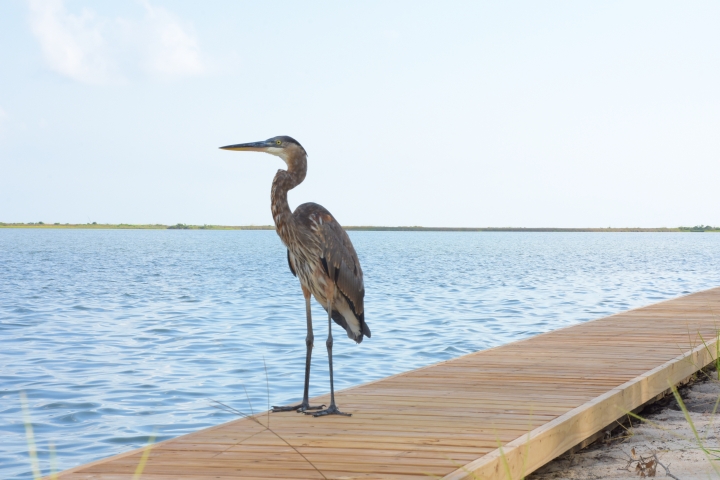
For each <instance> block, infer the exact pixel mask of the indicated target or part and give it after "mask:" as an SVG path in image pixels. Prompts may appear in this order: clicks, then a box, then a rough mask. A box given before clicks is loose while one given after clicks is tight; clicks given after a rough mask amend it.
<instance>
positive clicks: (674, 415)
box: [527, 372, 720, 480]
mask: <svg viewBox="0 0 720 480" xmlns="http://www.w3.org/2000/svg"><path fill="white" fill-rule="evenodd" d="M680 394H681V396H682V398H683V400H684V402H685V405H686V407H687V409H688V411H689V414H690V416H691V418H692V421H693V423H694V425H695V428H696V429H697V431H698V434H699V436H700V438H701V440H702V443H703V445H704V446H705V447H706V448H708V449H718V450H717V451H716V457H714V460H711V459H710V458H713V457H712V456H711V457H710V458H708V456H707V455H706V454H705V453H703V451H702V449H701V448H700V446H699V444H698V442H697V440H696V439H695V436H694V434H693V431H692V428H691V427H690V424H689V423H688V422H687V421H686V419H685V415H684V413H683V412H682V411H681V410H680V408H679V407H678V404H677V402H676V401H675V399H674V398H673V397H672V396H670V397H666V398H665V399H663V400H662V401H660V402H657V403H655V404H653V405H651V406H650V407H648V408H646V409H645V410H644V411H643V412H640V413H639V416H641V417H643V418H645V419H647V422H646V423H643V422H640V421H637V420H636V421H633V422H632V426H626V428H616V429H615V430H614V431H613V432H612V434H610V435H608V437H607V438H606V439H605V440H603V441H598V442H596V443H594V444H593V445H590V446H589V447H587V448H586V449H584V450H581V451H579V452H577V453H574V454H572V453H567V454H565V455H562V456H561V457H558V458H557V459H555V460H553V461H552V462H550V463H549V464H547V465H545V466H544V467H542V468H541V469H539V470H537V471H536V472H535V473H533V474H532V475H529V476H528V477H527V479H528V480H550V479H553V480H554V479H616V478H617V479H628V478H642V477H651V476H655V477H657V478H676V479H679V480H690V479H693V480H694V479H703V480H707V479H720V473H719V472H720V408H718V413H716V414H715V415H713V413H712V412H713V409H714V408H715V403H716V402H717V401H718V398H720V382H719V381H718V380H717V372H707V373H703V374H702V375H698V378H697V380H695V381H694V382H691V383H690V384H688V385H687V386H685V387H682V388H681V389H680ZM657 461H659V463H661V464H662V465H664V466H665V467H667V469H668V470H667V471H666V470H665V468H663V466H661V465H657ZM713 467H714V468H713ZM716 469H717V470H716Z"/></svg>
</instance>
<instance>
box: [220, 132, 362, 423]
mask: <svg viewBox="0 0 720 480" xmlns="http://www.w3.org/2000/svg"><path fill="white" fill-rule="evenodd" d="M220 148H221V149H224V150H236V151H243V152H265V153H269V154H271V155H275V156H277V157H280V158H281V159H282V160H283V161H284V162H285V164H286V165H287V170H283V169H279V170H278V171H277V173H276V174H275V178H274V179H273V182H272V190H271V193H270V201H271V202H270V203H271V211H272V216H273V221H274V222H275V229H276V232H277V234H278V235H279V236H280V239H281V240H282V243H283V244H284V245H285V247H286V248H287V262H288V266H289V267H290V272H292V274H293V275H295V276H296V277H297V278H298V280H300V288H301V289H302V293H303V296H304V297H305V316H306V319H307V336H306V337H305V346H306V349H307V350H306V354H305V389H304V391H303V400H302V402H301V403H300V404H298V405H292V406H284V407H275V406H274V407H273V409H272V411H273V412H284V411H297V412H302V413H305V414H308V415H310V414H312V415H313V416H315V417H320V416H325V415H345V416H350V415H351V414H349V413H344V412H341V411H340V410H339V409H338V407H337V405H336V403H335V385H334V383H333V359H332V347H333V336H332V323H333V321H335V323H337V324H338V325H340V326H341V327H343V328H344V329H345V332H346V333H347V336H348V337H350V338H351V339H353V340H355V342H357V343H360V342H362V340H363V337H368V338H370V328H369V327H368V326H367V323H365V309H364V298H365V285H364V283H363V272H362V268H361V267H360V260H359V259H358V256H357V253H355V248H354V247H353V244H352V242H351V241H350V237H349V236H348V234H347V233H346V232H345V230H344V229H343V228H342V227H341V226H340V224H339V223H338V221H337V220H335V217H333V216H332V214H331V213H330V212H329V211H327V209H325V208H324V207H323V206H322V205H318V204H317V203H312V202H310V203H303V204H302V205H300V206H299V207H297V208H296V209H295V211H294V212H292V211H291V210H290V206H289V205H288V200H287V193H288V191H289V190H292V189H293V188H295V187H297V186H298V185H300V184H301V183H302V181H303V180H305V175H306V173H307V152H306V151H305V149H304V148H303V146H302V145H300V143H299V142H298V141H297V140H295V139H293V138H291V137H288V136H284V135H283V136H278V137H273V138H270V139H268V140H265V141H260V142H251V143H240V144H237V145H228V146H225V147H220ZM311 296H313V297H315V300H317V302H318V303H320V305H322V307H323V308H324V309H325V311H326V312H327V314H328V337H327V341H326V342H325V345H326V347H327V353H328V363H329V365H330V406H329V407H327V408H324V407H325V405H315V406H313V405H310V402H309V399H308V394H309V389H310V359H311V357H312V349H313V341H314V335H313V326H312V314H311V309H310V297H311Z"/></svg>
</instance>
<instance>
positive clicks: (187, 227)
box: [0, 222, 720, 232]
mask: <svg viewBox="0 0 720 480" xmlns="http://www.w3.org/2000/svg"><path fill="white" fill-rule="evenodd" d="M0 228H56V229H57V228H59V229H112V230H275V227H274V226H272V225H240V226H230V225H186V224H184V223H177V224H175V225H161V224H137V225H135V224H129V223H119V224H110V223H96V222H92V223H52V224H50V223H43V222H36V223H3V222H0ZM345 229H346V230H364V231H385V232H720V227H712V226H710V225H696V226H694V227H675V228H665V227H662V228H640V227H625V228H610V227H608V228H521V227H485V228H454V227H371V226H350V227H345Z"/></svg>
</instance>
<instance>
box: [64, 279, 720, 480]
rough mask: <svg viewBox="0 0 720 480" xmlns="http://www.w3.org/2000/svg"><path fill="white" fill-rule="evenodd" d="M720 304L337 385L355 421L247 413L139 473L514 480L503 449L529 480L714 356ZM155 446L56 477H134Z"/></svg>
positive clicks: (678, 307)
mask: <svg viewBox="0 0 720 480" xmlns="http://www.w3.org/2000/svg"><path fill="white" fill-rule="evenodd" d="M713 311H720V288H716V289H712V290H707V291H705V292H700V293H697V294H693V295H689V296H685V297H680V298H677V299H673V300H670V301H666V302H661V303H659V304H655V305H650V306H648V307H643V308H639V309H635V310H631V311H628V312H623V313H619V314H615V315H612V316H610V317H605V318H603V319H599V320H595V321H591V322H586V323H583V324H579V325H574V326H569V327H565V328H562V329H559V330H556V331H553V332H548V333H544V334H541V335H537V336H535V337H532V338H528V339H524V340H521V341H518V342H513V343H511V344H508V345H504V346H500V347H495V348H491V349H488V350H485V351H481V352H476V353H472V354H469V355H465V356H463V357H460V358H456V359H453V360H448V361H445V362H441V363H438V364H436V365H431V366H427V367H423V368H420V369H417V370H413V371H410V372H405V373H402V374H398V375H393V376H391V377H388V378H385V379H381V380H376V381H373V382H370V383H368V384H365V385H361V386H357V387H352V388H349V389H346V390H344V391H342V392H338V393H337V395H336V396H337V400H338V403H339V405H341V406H342V408H343V409H344V410H346V411H351V412H353V416H352V417H328V418H319V419H316V418H312V417H308V416H305V415H298V414H295V413H292V412H289V413H284V414H272V415H270V422H271V427H272V429H273V431H274V432H275V433H273V432H270V431H268V430H267V429H266V428H265V427H264V426H263V425H262V424H264V423H266V422H267V421H268V417H267V414H266V413H259V414H257V415H256V416H255V420H257V421H258V422H261V423H262V424H261V425H258V424H257V423H255V422H253V421H252V420H251V419H238V420H235V421H232V422H228V423H226V424H223V425H218V426H215V427H212V428H208V429H205V430H201V431H198V432H195V433H191V434H188V435H185V436H182V437H178V438H175V439H171V440H167V441H165V442H161V443H159V444H157V445H154V446H152V447H151V449H150V452H149V455H148V459H147V463H146V465H145V469H144V471H143V474H142V478H143V479H144V480H169V479H180V480H209V479H211V478H212V479H216V480H217V479H219V480H224V479H226V478H227V479H229V478H243V479H261V478H266V479H267V478H297V479H315V478H323V476H324V478H328V479H329V478H338V479H339V478H343V479H351V478H352V479H359V478H367V479H371V478H387V479H397V480H410V479H416V478H417V479H419V478H424V479H426V478H433V477H435V478H437V477H443V478H447V479H453V480H457V479H460V478H472V476H470V475H469V472H475V474H476V475H477V476H478V477H480V478H483V479H498V480H500V479H503V480H506V479H507V478H508V475H507V474H508V472H506V471H504V469H503V467H502V462H501V461H500V459H501V455H500V449H498V445H502V452H503V453H504V455H505V456H506V458H507V460H508V464H509V466H510V467H509V468H510V472H509V473H510V477H511V478H513V479H515V478H520V477H521V475H522V474H523V473H528V472H530V471H532V470H534V469H535V468H538V467H539V466H541V465H542V464H544V463H546V462H547V461H549V460H551V459H552V458H554V457H555V456H557V455H558V454H561V453H563V452H564V451H565V450H567V449H569V448H571V447H573V446H574V445H576V444H577V443H580V442H581V441H582V440H584V439H585V438H588V437H589V436H591V435H593V434H594V433H595V432H597V431H599V430H601V429H602V428H604V427H605V426H606V425H608V424H610V423H612V422H613V421H614V420H615V419H617V418H619V417H621V416H622V415H623V413H624V412H625V411H629V410H632V409H634V408H636V407H637V406H638V405H640V404H642V403H643V402H645V401H647V400H648V399H650V398H652V397H654V396H655V395H657V394H658V393H660V392H662V391H664V390H665V389H667V388H668V383H667V382H668V381H669V382H673V383H676V382H678V381H680V380H682V379H683V378H685V377H687V376H688V375H690V374H692V373H693V372H694V371H696V370H697V369H698V368H700V367H701V366H703V365H704V364H706V363H707V362H709V361H711V360H712V355H713V352H714V343H713V346H710V352H708V350H707V349H705V347H704V346H702V344H701V336H702V337H703V338H705V339H706V340H710V339H712V341H713V342H714V341H715V338H716V334H717V326H718V325H717V324H719V323H720V322H719V321H718V320H719V319H718V317H717V316H716V315H715V314H714V313H713ZM683 352H686V353H687V354H686V355H682V354H683ZM328 400H329V399H328V397H327V395H325V396H321V397H318V398H316V399H314V400H313V401H314V402H315V403H323V402H325V403H327V402H328ZM528 432H529V433H528ZM276 434H277V435H280V436H281V437H282V438H283V439H284V440H281V439H280V438H278V436H277V435H276ZM288 443H289V444H290V445H292V447H290V446H288ZM145 450H146V449H138V450H134V451H132V452H127V453H124V454H121V455H117V456H114V457H110V458H108V459H105V460H100V461H97V462H92V463H90V464H87V465H82V466H79V467H76V468H73V469H70V470H67V471H65V472H63V473H61V474H60V475H59V478H61V479H64V480H80V479H83V480H89V479H93V480H119V479H123V480H129V479H130V478H132V475H133V474H134V472H135V468H136V467H137V465H138V463H139V462H140V459H141V457H142V455H143V453H144V452H145ZM310 462H312V465H311V464H310ZM313 465H314V466H313ZM522 465H525V466H526V467H525V472H523V471H522ZM316 467H317V468H319V469H320V470H321V471H322V474H319V473H318V472H317V471H316V470H315V468H316Z"/></svg>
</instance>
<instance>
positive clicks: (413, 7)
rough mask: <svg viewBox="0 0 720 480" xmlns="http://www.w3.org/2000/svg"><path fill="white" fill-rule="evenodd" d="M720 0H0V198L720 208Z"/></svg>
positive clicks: (646, 220) (606, 209)
mask: <svg viewBox="0 0 720 480" xmlns="http://www.w3.org/2000/svg"><path fill="white" fill-rule="evenodd" d="M719 25H720V2H655V1H653V2H626V1H623V2H576V1H572V2H570V1H568V2H537V1H532V2H459V1H458V2H434V3H430V2H417V1H412V2H410V1H408V2H399V1H397V2H385V1H383V2H366V1H364V2H355V3H351V2H331V1H328V2H270V1H262V2H259V1H258V2H240V1H215V2H195V1H162V0H147V1H144V2H143V1H129V2H91V1H80V0H72V1H71V0H66V1H64V2H63V1H60V0H56V1H40V0H37V1H30V2H24V1H18V0H16V1H4V2H2V3H0V221H5V222H10V221H19V222H31V221H44V222H46V223H47V222H63V223H64V222H87V221H97V222H112V223H116V222H125V223H156V222H157V223H176V222H185V223H195V224H203V223H208V224H231V225H243V224H270V223H271V222H272V218H271V215H270V208H269V195H270V183H271V181H272V177H273V175H274V172H275V171H276V170H277V169H278V168H280V167H281V166H282V163H281V161H280V160H279V159H277V158H275V157H271V156H269V155H263V154H251V153H245V154H243V153H238V152H227V151H220V150H218V148H217V147H219V146H221V145H227V144H230V143H239V142H247V141H255V140H262V139H265V138H268V137H272V136H275V135H291V136H293V137H295V138H296V139H297V140H299V141H300V142H301V143H302V144H303V145H304V146H305V148H306V149H307V151H308V152H309V156H310V157H309V172H308V177H307V180H306V181H305V183H304V184H302V185H301V186H300V187H298V188H297V189H296V190H294V191H293V192H291V194H290V202H291V206H293V207H294V206H296V205H298V204H300V203H302V202H306V201H315V202H318V203H321V204H323V205H324V206H325V207H327V208H328V209H329V210H330V211H331V212H333V214H334V215H335V216H336V218H337V219H338V220H339V221H340V222H341V223H342V224H344V225H424V226H466V227H473V226H478V227H484V226H527V227H538V226H549V227H584V226H594V227H605V226H617V227H619V226H677V225H694V224H698V223H703V224H706V223H710V224H718V225H720V208H718V205H720V180H719V179H720V28H719V27H718V26H719Z"/></svg>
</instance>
